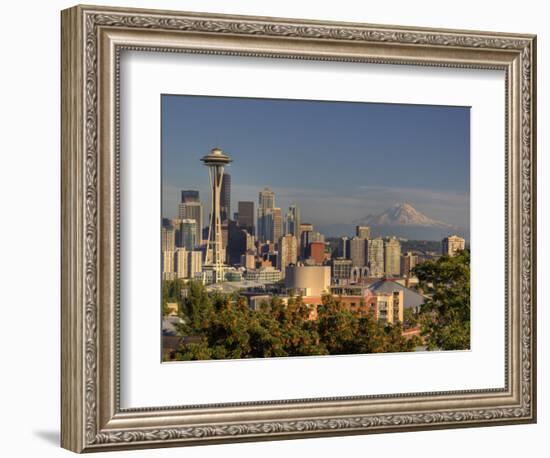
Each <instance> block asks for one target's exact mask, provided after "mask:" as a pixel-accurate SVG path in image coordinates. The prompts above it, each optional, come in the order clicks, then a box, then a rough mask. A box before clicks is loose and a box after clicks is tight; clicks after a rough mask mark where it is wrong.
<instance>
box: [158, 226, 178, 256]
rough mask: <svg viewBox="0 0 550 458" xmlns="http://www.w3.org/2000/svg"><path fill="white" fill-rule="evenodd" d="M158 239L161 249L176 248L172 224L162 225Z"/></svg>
mask: <svg viewBox="0 0 550 458" xmlns="http://www.w3.org/2000/svg"><path fill="white" fill-rule="evenodd" d="M160 239H161V251H174V250H175V249H176V231H175V230H174V228H173V227H172V226H162V228H161V232H160Z"/></svg>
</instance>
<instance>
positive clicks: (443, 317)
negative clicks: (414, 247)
mask: <svg viewBox="0 0 550 458" xmlns="http://www.w3.org/2000/svg"><path fill="white" fill-rule="evenodd" d="M413 272H414V274H415V275H416V276H417V277H418V280H419V289H420V290H421V291H422V292H423V293H424V294H426V295H427V296H428V298H429V299H428V300H426V301H425V302H424V304H423V305H422V306H421V310H420V313H419V317H418V318H419V322H420V324H421V327H422V334H423V335H424V336H425V338H426V344H427V346H428V350H436V349H440V350H467V349H469V348H470V252H469V251H467V250H465V251H461V252H459V253H457V254H456V255H455V256H452V257H450V256H442V257H441V258H439V259H438V260H436V261H426V262H424V263H422V264H419V265H418V266H416V267H415V268H414V270H413Z"/></svg>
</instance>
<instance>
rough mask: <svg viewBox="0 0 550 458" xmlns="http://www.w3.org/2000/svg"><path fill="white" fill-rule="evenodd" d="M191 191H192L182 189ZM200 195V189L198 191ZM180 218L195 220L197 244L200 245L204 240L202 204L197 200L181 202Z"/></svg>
mask: <svg viewBox="0 0 550 458" xmlns="http://www.w3.org/2000/svg"><path fill="white" fill-rule="evenodd" d="M184 192H191V191H182V193H184ZM197 196H198V191H197ZM179 219H181V220H184V219H193V220H195V244H196V245H200V244H201V242H202V204H201V203H200V202H199V201H198V200H197V201H195V200H191V201H189V200H188V201H186V202H182V203H180V204H179Z"/></svg>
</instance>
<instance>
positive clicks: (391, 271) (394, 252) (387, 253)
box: [384, 237, 401, 277]
mask: <svg viewBox="0 0 550 458" xmlns="http://www.w3.org/2000/svg"><path fill="white" fill-rule="evenodd" d="M384 271H385V272H386V275H387V276H392V277H398V276H399V275H400V274H401V243H400V242H399V240H397V239H396V238H395V237H392V238H390V239H388V240H387V241H386V243H385V244H384Z"/></svg>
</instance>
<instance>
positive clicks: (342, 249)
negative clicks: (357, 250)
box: [336, 236, 350, 259]
mask: <svg viewBox="0 0 550 458" xmlns="http://www.w3.org/2000/svg"><path fill="white" fill-rule="evenodd" d="M336 255H337V257H339V258H343V259H349V258H350V253H349V238H347V237H345V236H344V237H340V238H339V239H338V247H337V248H336Z"/></svg>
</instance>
